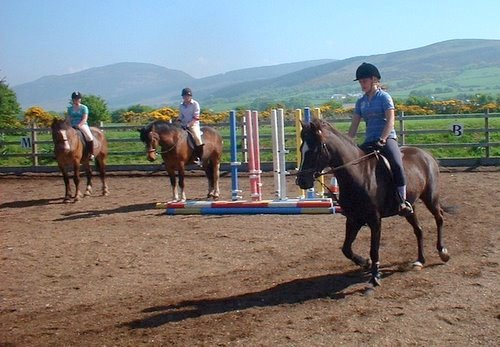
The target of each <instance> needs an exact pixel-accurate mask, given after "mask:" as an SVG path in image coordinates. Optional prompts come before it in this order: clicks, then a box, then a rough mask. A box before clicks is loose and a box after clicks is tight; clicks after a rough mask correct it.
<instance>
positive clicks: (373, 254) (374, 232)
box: [368, 218, 382, 287]
mask: <svg viewBox="0 0 500 347" xmlns="http://www.w3.org/2000/svg"><path fill="white" fill-rule="evenodd" d="M368 226H369V227H370V230H371V237H370V259H371V261H372V266H371V275H372V277H371V279H370V281H369V282H370V283H371V284H372V285H373V286H374V287H377V286H380V285H381V284H382V283H381V278H382V274H381V273H380V261H379V248H380V235H381V229H382V221H381V219H380V218H376V219H375V220H374V221H372V222H371V223H369V225H368Z"/></svg>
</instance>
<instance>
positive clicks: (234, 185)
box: [229, 111, 241, 201]
mask: <svg viewBox="0 0 500 347" xmlns="http://www.w3.org/2000/svg"><path fill="white" fill-rule="evenodd" d="M236 132H237V129H236V111H230V112H229V137H230V141H231V148H230V151H231V200H233V201H236V200H239V199H241V196H240V195H239V193H241V190H239V189H238V188H239V187H238V166H240V165H241V162H239V161H238V143H237V139H236Z"/></svg>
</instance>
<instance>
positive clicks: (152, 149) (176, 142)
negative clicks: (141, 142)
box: [148, 130, 184, 154]
mask: <svg viewBox="0 0 500 347" xmlns="http://www.w3.org/2000/svg"><path fill="white" fill-rule="evenodd" d="M150 133H151V134H152V133H153V130H151V131H150ZM155 133H156V134H157V135H158V136H160V135H159V134H158V133H157V132H156V131H155ZM182 138H184V136H183V137H182ZM180 140H181V137H177V141H175V143H174V144H173V145H172V146H170V147H169V148H168V149H167V150H165V151H161V152H158V151H157V150H156V148H151V149H148V153H151V152H156V154H165V153H168V152H170V151H172V150H173V149H175V147H177V144H178V143H179V141H180ZM158 144H160V143H159V141H158Z"/></svg>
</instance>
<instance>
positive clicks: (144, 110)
mask: <svg viewBox="0 0 500 347" xmlns="http://www.w3.org/2000/svg"><path fill="white" fill-rule="evenodd" d="M394 101H395V106H396V111H397V112H404V113H405V114H406V115H429V114H454V113H456V114H467V113H481V112H486V111H489V112H500V95H497V96H496V97H495V96H492V95H488V94H472V95H467V94H462V95H458V96H457V98H456V99H450V100H435V99H434V98H431V97H426V96H416V95H411V96H409V97H408V98H406V99H395V100H394ZM305 103H306V102H304V104H303V105H302V107H305V106H310V107H315V106H313V105H306V104H305ZM82 104H85V105H87V106H88V108H89V123H90V124H92V125H99V124H100V123H110V122H112V123H129V124H144V123H147V122H150V121H153V120H164V121H170V120H173V119H175V118H176V117H177V115H178V110H177V109H176V108H172V107H168V106H167V107H161V108H153V107H151V106H147V105H140V104H138V105H132V106H130V107H128V108H122V109H118V110H114V111H110V110H109V109H108V107H107V104H106V101H105V100H104V99H103V98H101V97H100V96H96V95H84V96H83V98H82ZM287 104H288V103H285V102H274V101H272V100H265V101H264V100H260V101H259V103H258V107H251V106H256V105H253V104H252V105H242V106H239V107H236V112H237V115H238V116H240V117H242V116H243V115H244V114H245V110H247V109H257V110H258V111H260V114H261V116H262V117H263V118H268V117H269V116H270V114H271V110H272V109H276V108H283V109H285V117H287V118H290V119H293V117H294V109H295V108H296V105H295V104H294V105H290V104H289V105H287ZM294 106H295V107H294ZM320 111H321V114H322V115H323V116H324V117H328V118H334V117H338V116H339V115H349V114H352V113H353V104H352V103H351V104H350V105H346V104H343V103H341V102H340V101H336V100H332V101H329V102H327V103H324V104H322V105H320ZM63 117H65V115H64V114H61V113H56V112H49V111H46V110H44V109H43V108H42V107H40V106H32V107H30V108H28V109H27V110H25V111H24V112H23V111H22V110H21V107H20V105H19V103H18V102H17V98H16V94H15V92H14V91H13V90H12V89H11V88H9V86H8V85H7V83H6V82H5V80H4V79H2V80H0V129H8V128H22V127H25V126H26V125H30V124H32V123H33V122H35V123H36V124H37V125H38V126H50V124H51V122H52V120H53V119H54V118H63ZM228 118H229V111H227V112H213V111H211V110H207V109H202V111H201V119H202V122H203V123H204V124H214V123H218V122H225V121H227V120H228Z"/></svg>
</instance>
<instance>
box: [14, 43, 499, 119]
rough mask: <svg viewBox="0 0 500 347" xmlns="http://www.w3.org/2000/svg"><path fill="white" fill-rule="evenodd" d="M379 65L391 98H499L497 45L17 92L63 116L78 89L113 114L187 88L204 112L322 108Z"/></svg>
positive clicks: (153, 69)
mask: <svg viewBox="0 0 500 347" xmlns="http://www.w3.org/2000/svg"><path fill="white" fill-rule="evenodd" d="M364 61H367V62H370V63H373V64H375V65H377V66H378V67H379V69H380V71H381V74H382V82H383V83H384V84H386V85H388V87H389V89H390V91H391V94H392V95H393V96H396V97H397V96H407V95H408V94H409V93H410V92H413V91H421V92H422V93H428V94H439V93H442V95H446V93H448V94H453V95H457V94H459V93H466V94H470V93H476V92H481V93H485V92H487V93H494V94H497V93H500V40H472V39H471V40H450V41H444V42H439V43H435V44H432V45H429V46H425V47H421V48H416V49H411V50H405V51H399V52H393V53H387V54H378V55H371V56H360V57H353V58H349V59H344V60H333V59H324V60H313V61H306V62H298V63H289V64H280V65H274V66H265V67H256V68H249V69H242V70H236V71H231V72H227V73H224V74H218V75H214V76H210V77H205V78H200V79H196V78H193V77H192V76H190V75H188V74H186V73H184V72H182V71H178V70H171V69H167V68H165V67H161V66H157V65H152V64H142V63H119V64H114V65H109V66H103V67H99V68H92V69H88V70H84V71H81V72H78V73H73V74H68V75H62V76H47V77H43V78H40V79H39V80H36V81H34V82H30V83H25V84H22V85H18V86H14V87H12V89H13V90H14V91H15V92H16V94H17V98H18V101H19V102H20V104H21V106H22V107H23V108H27V107H30V106H33V105H39V106H42V107H44V108H45V109H47V110H55V111H61V110H63V109H64V107H65V106H66V105H67V103H68V101H69V100H68V99H69V95H70V93H71V92H72V91H73V90H80V91H82V93H86V94H94V95H99V96H101V97H102V98H104V99H105V100H106V101H107V103H108V106H109V107H110V108H111V109H115V108H119V107H127V106H130V105H134V104H143V105H151V106H160V105H165V104H169V105H175V104H177V103H178V102H179V100H180V96H179V91H180V90H181V89H182V88H183V87H185V86H190V87H191V88H193V91H194V92H195V97H196V99H197V100H199V101H200V102H201V104H202V107H205V108H209V107H212V105H221V104H237V105H245V104H250V103H252V101H254V100H256V99H261V98H265V99H268V100H269V99H270V100H276V101H285V102H286V101H287V100H290V99H293V98H301V99H304V100H308V101H310V102H311V103H315V104H319V103H322V102H325V101H327V100H329V99H330V96H331V95H333V94H342V93H345V94H347V93H354V92H359V85H358V84H357V83H356V82H353V79H354V72H355V70H356V68H357V66H358V65H359V64H361V63H362V62H364Z"/></svg>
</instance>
